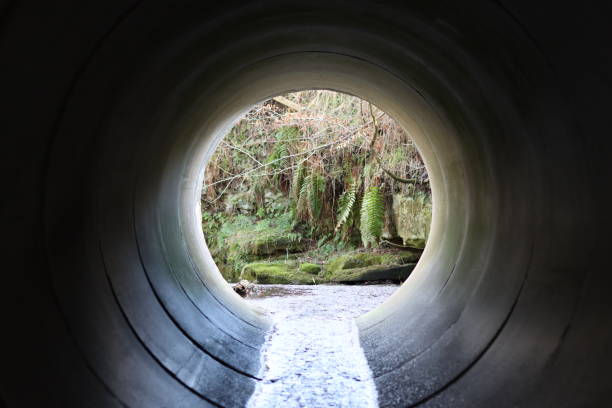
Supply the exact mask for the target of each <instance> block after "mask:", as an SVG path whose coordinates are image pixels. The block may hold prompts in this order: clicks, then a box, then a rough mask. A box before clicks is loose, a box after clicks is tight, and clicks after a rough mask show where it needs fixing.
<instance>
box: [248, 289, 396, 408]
mask: <svg viewBox="0 0 612 408" xmlns="http://www.w3.org/2000/svg"><path fill="white" fill-rule="evenodd" d="M397 287H398V286H397V285H365V286H343V285H316V286H314V285H309V286H306V285H258V286H257V288H256V289H255V293H253V294H251V295H250V296H249V298H248V299H247V300H248V301H249V302H250V303H251V304H252V305H254V306H256V307H259V308H262V309H264V310H265V311H266V313H267V314H268V315H269V317H270V318H271V319H272V321H273V322H274V328H273V329H272V330H271V331H270V333H268V336H267V338H266V344H265V345H264V348H263V353H262V359H263V362H262V371H261V372H260V378H262V380H261V381H260V382H258V384H257V386H256V389H255V392H254V393H253V395H252V397H251V399H250V400H249V402H248V405H247V406H248V407H249V408H263V407H287V408H293V407H355V408H374V407H377V406H378V403H377V394H376V388H375V386H374V381H373V379H372V374H371V371H370V369H369V367H368V364H367V361H366V359H365V357H364V354H363V350H362V349H361V346H360V344H359V333H358V330H357V327H356V325H355V322H354V318H355V317H358V316H360V315H362V314H364V313H366V312H368V311H370V310H372V309H374V308H375V307H377V306H378V305H379V304H381V303H382V302H383V301H384V300H385V299H386V298H388V297H389V296H390V295H391V294H392V293H393V292H394V291H395V290H396V289H397Z"/></svg>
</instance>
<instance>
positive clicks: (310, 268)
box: [300, 262, 321, 275]
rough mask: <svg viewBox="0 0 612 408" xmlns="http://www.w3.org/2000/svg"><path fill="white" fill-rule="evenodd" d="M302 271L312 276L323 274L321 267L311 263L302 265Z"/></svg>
mask: <svg viewBox="0 0 612 408" xmlns="http://www.w3.org/2000/svg"><path fill="white" fill-rule="evenodd" d="M300 271H301V272H304V273H309V274H311V275H316V274H318V273H319V272H321V266H320V265H317V264H313V263H309V262H304V263H303V264H301V265H300Z"/></svg>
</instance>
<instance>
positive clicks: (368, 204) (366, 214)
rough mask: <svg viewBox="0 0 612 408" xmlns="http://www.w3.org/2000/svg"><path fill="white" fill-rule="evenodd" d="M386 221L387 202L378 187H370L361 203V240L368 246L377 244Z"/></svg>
mask: <svg viewBox="0 0 612 408" xmlns="http://www.w3.org/2000/svg"><path fill="white" fill-rule="evenodd" d="M384 223H385V203H384V200H383V196H382V193H381V192H380V189H379V188H378V187H370V188H369V189H368V190H367V191H366V192H365V193H364V196H363V201H362V203H361V225H360V229H361V241H362V242H363V245H364V246H365V247H366V248H367V247H368V246H369V245H370V244H372V246H375V245H377V243H378V239H379V238H380V236H381V235H382V229H383V226H384Z"/></svg>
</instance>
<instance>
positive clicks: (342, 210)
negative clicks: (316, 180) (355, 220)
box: [336, 181, 358, 231]
mask: <svg viewBox="0 0 612 408" xmlns="http://www.w3.org/2000/svg"><path fill="white" fill-rule="evenodd" d="M357 189H358V186H357V183H356V182H355V181H351V183H350V184H349V187H348V189H346V190H345V191H344V192H343V193H342V195H341V196H340V198H339V199H338V216H337V221H336V231H338V230H339V229H340V228H341V227H342V225H344V224H345V223H346V222H347V221H348V220H349V218H350V216H351V214H352V213H353V208H354V206H355V201H357Z"/></svg>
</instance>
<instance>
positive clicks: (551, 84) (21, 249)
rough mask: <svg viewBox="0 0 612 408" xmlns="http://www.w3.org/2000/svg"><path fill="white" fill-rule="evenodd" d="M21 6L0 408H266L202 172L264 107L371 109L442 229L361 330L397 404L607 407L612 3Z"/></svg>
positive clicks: (13, 27) (1, 17) (11, 122)
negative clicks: (378, 113)
mask: <svg viewBox="0 0 612 408" xmlns="http://www.w3.org/2000/svg"><path fill="white" fill-rule="evenodd" d="M95 3H96V4H92V3H91V2H89V3H88V4H86V3H84V2H77V1H74V2H70V1H68V2H63V3H61V4H56V3H53V2H34V3H26V2H19V1H14V2H4V3H2V5H0V56H1V57H0V58H1V60H2V63H1V64H0V67H1V68H0V69H1V71H2V74H3V75H2V76H0V83H1V85H0V89H1V90H2V91H1V92H0V100H1V101H2V121H1V122H0V128H1V134H2V136H3V138H2V140H3V149H2V151H3V153H4V155H3V160H2V163H3V172H2V174H3V176H4V177H3V181H4V182H3V199H2V210H3V213H4V214H5V217H4V218H5V222H4V223H3V227H4V228H3V231H4V236H5V238H6V241H7V242H6V243H5V244H4V246H3V248H4V249H5V251H4V252H5V255H4V257H3V258H4V260H5V262H6V264H5V265H6V266H5V268H4V271H3V272H4V273H3V281H2V282H3V283H2V285H1V286H0V288H1V289H0V290H1V292H2V293H1V294H0V299H1V300H0V302H1V303H0V310H1V311H2V312H1V313H2V320H1V321H2V336H1V337H0V338H1V340H0V341H1V349H2V365H1V370H0V372H1V377H0V405H2V401H4V404H5V405H7V406H8V407H35V406H52V407H85V406H86V407H114V406H123V407H187V406H188V407H199V406H209V405H213V406H225V407H238V406H243V405H244V404H245V403H246V401H247V400H248V398H249V397H250V395H251V393H252V392H253V390H254V384H255V377H256V375H257V373H258V372H259V361H260V360H259V350H260V347H261V345H262V342H263V340H264V335H265V331H266V330H267V328H268V327H269V322H267V321H266V320H265V319H263V318H262V317H261V316H259V315H258V314H257V313H256V312H254V311H253V310H251V309H249V308H248V307H247V306H246V304H245V303H243V302H242V300H241V299H239V298H238V297H237V296H236V295H234V294H233V293H232V292H231V291H230V290H229V289H228V288H227V286H226V285H225V284H224V282H223V281H222V280H221V278H220V276H218V274H216V271H215V267H214V264H213V263H212V261H211V259H210V256H209V255H208V253H207V251H206V250H204V249H202V248H203V237H202V236H201V230H200V229H199V226H198V213H197V208H196V203H197V199H198V194H199V191H198V186H199V185H200V181H201V177H202V174H201V173H202V171H201V170H202V168H203V161H204V160H205V158H206V157H208V156H209V155H210V154H211V152H212V150H213V149H214V146H215V143H216V142H217V141H218V137H219V136H220V135H222V134H223V132H224V131H225V130H227V128H228V127H229V126H231V125H232V123H233V121H234V120H235V119H236V118H237V117H238V116H239V115H240V114H241V113H242V112H244V111H245V110H246V109H248V108H249V106H251V105H252V104H253V103H255V102H258V101H260V100H263V99H265V98H267V97H269V96H272V95H275V94H279V93H282V92H286V91H290V90H296V89H305V88H331V89H336V90H339V91H344V92H349V93H354V94H357V95H359V96H361V97H364V98H367V99H369V100H371V101H372V102H374V103H375V104H377V105H378V106H380V107H381V108H382V109H384V110H386V111H387V112H389V113H390V114H392V115H393V116H394V117H395V118H396V119H397V120H399V121H400V122H401V123H402V124H403V126H404V127H405V128H406V130H407V131H409V132H410V133H411V135H412V136H413V137H414V139H415V140H416V141H417V144H418V146H419V148H420V149H421V151H422V153H423V156H424V158H425V161H426V162H427V165H428V168H429V172H430V175H431V179H432V187H433V190H434V205H435V207H434V218H435V219H434V224H433V226H432V235H431V237H430V242H429V243H428V247H427V250H426V252H425V254H424V256H423V259H422V261H421V262H420V263H419V265H418V266H417V268H416V269H415V272H413V274H412V276H411V278H410V279H409V281H408V282H407V283H406V284H405V285H404V286H403V287H402V288H401V290H400V291H398V292H397V293H396V294H395V295H394V296H393V297H392V298H391V299H390V300H389V301H388V302H387V303H385V304H384V305H383V307H381V308H379V309H377V310H376V311H374V312H373V313H370V314H368V315H366V316H364V317H362V318H361V319H360V320H359V321H358V326H359V328H360V333H361V342H362V345H363V346H364V348H365V351H366V356H367V358H368V361H369V364H370V367H371V369H372V371H373V372H374V375H375V376H376V385H377V387H378V392H379V398H378V399H379V402H380V404H381V405H382V406H397V407H404V406H415V405H418V406H428V407H448V406H452V407H490V406H496V407H498V406H499V407H515V406H521V407H586V406H588V407H603V406H607V405H609V401H608V400H609V397H610V394H611V393H612V382H611V381H610V380H609V376H608V375H607V373H608V371H609V367H610V366H611V364H612V354H611V352H610V347H609V344H611V343H612V300H611V299H612V297H611V296H610V295H609V293H608V292H609V288H610V287H611V283H612V278H611V277H610V276H611V275H610V273H609V270H608V269H609V268H608V262H606V261H607V259H606V258H607V255H608V252H609V248H610V239H609V231H610V227H612V226H611V225H610V224H611V220H610V217H609V215H607V214H609V208H611V204H612V203H611V200H610V194H609V193H608V191H609V188H608V186H609V184H610V180H611V177H610V176H611V173H612V172H611V170H612V165H611V162H610V158H611V157H612V142H610V140H611V139H610V138H609V137H608V135H609V133H610V129H611V126H612V123H611V122H612V121H611V120H610V114H609V106H610V102H609V95H610V94H612V92H611V91H612V89H611V88H612V86H611V84H612V81H611V79H612V78H611V76H612V74H611V72H612V70H611V68H612V66H611V65H612V53H611V51H610V47H609V38H612V35H611V34H612V33H611V29H610V28H609V24H608V21H607V18H608V16H609V15H610V14H609V12H610V10H609V6H605V5H603V4H586V3H580V4H573V5H572V6H571V7H570V6H563V5H561V4H560V3H557V2H554V3H553V2H544V3H548V4H544V3H542V2H539V3H538V4H537V5H534V4H533V3H534V2H527V1H521V0H515V1H509V0H508V1H500V2H493V1H491V2H488V1H470V2H462V3H461V4H454V3H452V2H431V1H417V2H406V3H409V4H395V5H391V4H379V3H369V2H365V1H364V2H362V1H358V2H355V1H353V2H348V1H346V2H342V1H337V2H336V1H324V2H323V1H321V2H319V1H314V2H313V1H310V2H303V3H302V2H286V1H277V2H274V1H262V2H252V3H239V2H231V1H230V2H224V3H218V2H217V3H216V4H214V5H207V4H205V3H204V2H201V1H179V2H169V1H168V2H159V1H140V2H134V1H132V2H130V1H125V0H122V1H112V0H109V1H103V2H102V1H100V2H95Z"/></svg>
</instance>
